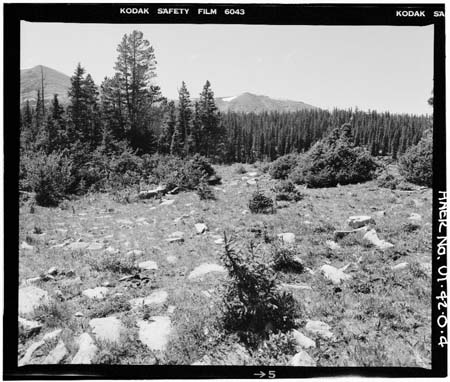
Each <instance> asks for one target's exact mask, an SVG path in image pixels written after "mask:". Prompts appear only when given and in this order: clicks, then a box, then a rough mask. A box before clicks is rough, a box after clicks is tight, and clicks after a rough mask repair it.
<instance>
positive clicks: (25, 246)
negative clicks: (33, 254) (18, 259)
mask: <svg viewBox="0 0 450 382" xmlns="http://www.w3.org/2000/svg"><path fill="white" fill-rule="evenodd" d="M20 248H22V249H24V250H26V251H32V250H33V249H34V247H33V246H32V245H30V244H28V243H27V242H26V241H22V244H20Z"/></svg>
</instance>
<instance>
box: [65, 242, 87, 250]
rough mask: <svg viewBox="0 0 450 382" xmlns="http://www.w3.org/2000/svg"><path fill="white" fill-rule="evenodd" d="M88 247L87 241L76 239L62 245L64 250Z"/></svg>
mask: <svg viewBox="0 0 450 382" xmlns="http://www.w3.org/2000/svg"><path fill="white" fill-rule="evenodd" d="M87 247H89V243H85V242H84V241H76V242H74V243H70V244H69V245H67V246H66V247H64V250H65V251H80V250H82V249H86V248H87Z"/></svg>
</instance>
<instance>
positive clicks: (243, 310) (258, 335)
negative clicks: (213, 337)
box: [221, 236, 299, 345]
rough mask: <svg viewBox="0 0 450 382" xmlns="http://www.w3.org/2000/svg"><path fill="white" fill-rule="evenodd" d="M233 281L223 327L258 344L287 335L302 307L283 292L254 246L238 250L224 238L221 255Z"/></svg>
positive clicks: (228, 294)
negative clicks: (276, 335)
mask: <svg viewBox="0 0 450 382" xmlns="http://www.w3.org/2000/svg"><path fill="white" fill-rule="evenodd" d="M221 258H222V261H223V262H224V264H225V266H226V268H227V270H228V272H229V275H230V280H229V281H228V284H227V285H226V292H225V296H224V328H225V329H226V330H229V331H233V332H236V333H237V334H238V336H239V337H240V338H241V340H242V341H244V342H246V343H248V344H250V345H255V344H257V343H258V342H259V341H260V340H261V339H262V338H264V337H266V336H267V334H268V333H269V332H270V331H272V332H274V333H278V332H280V331H281V332H286V331H288V330H290V329H292V328H293V327H294V325H295V320H296V318H298V315H299V307H298V305H297V302H296V300H295V299H294V297H293V296H292V294H291V293H287V292H280V291H279V289H278V288H277V283H276V281H275V274H274V273H273V271H272V270H271V269H270V267H269V266H268V265H267V264H265V263H264V262H263V261H262V260H261V259H259V258H257V257H256V255H255V253H254V248H253V246H250V248H249V250H247V251H237V250H235V249H234V248H233V246H232V244H231V243H230V242H228V241H227V237H226V236H225V250H224V252H223V254H222V256H221Z"/></svg>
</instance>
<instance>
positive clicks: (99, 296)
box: [82, 287, 109, 300]
mask: <svg viewBox="0 0 450 382" xmlns="http://www.w3.org/2000/svg"><path fill="white" fill-rule="evenodd" d="M108 292H109V290H108V288H106V287H96V288H92V289H86V290H84V291H83V292H82V294H83V296H86V297H88V298H91V299H96V300H103V299H104V298H105V297H106V295H107V294H108Z"/></svg>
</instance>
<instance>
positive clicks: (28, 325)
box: [19, 317, 42, 337]
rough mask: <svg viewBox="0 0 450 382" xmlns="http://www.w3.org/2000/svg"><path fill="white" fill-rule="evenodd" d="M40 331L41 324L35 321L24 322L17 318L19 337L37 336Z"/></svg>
mask: <svg viewBox="0 0 450 382" xmlns="http://www.w3.org/2000/svg"><path fill="white" fill-rule="evenodd" d="M41 329H42V324H40V323H39V322H37V321H31V320H26V319H25V318H22V317H19V335H21V336H25V337H30V336H32V335H35V334H38V333H39V332H40V331H41Z"/></svg>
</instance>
